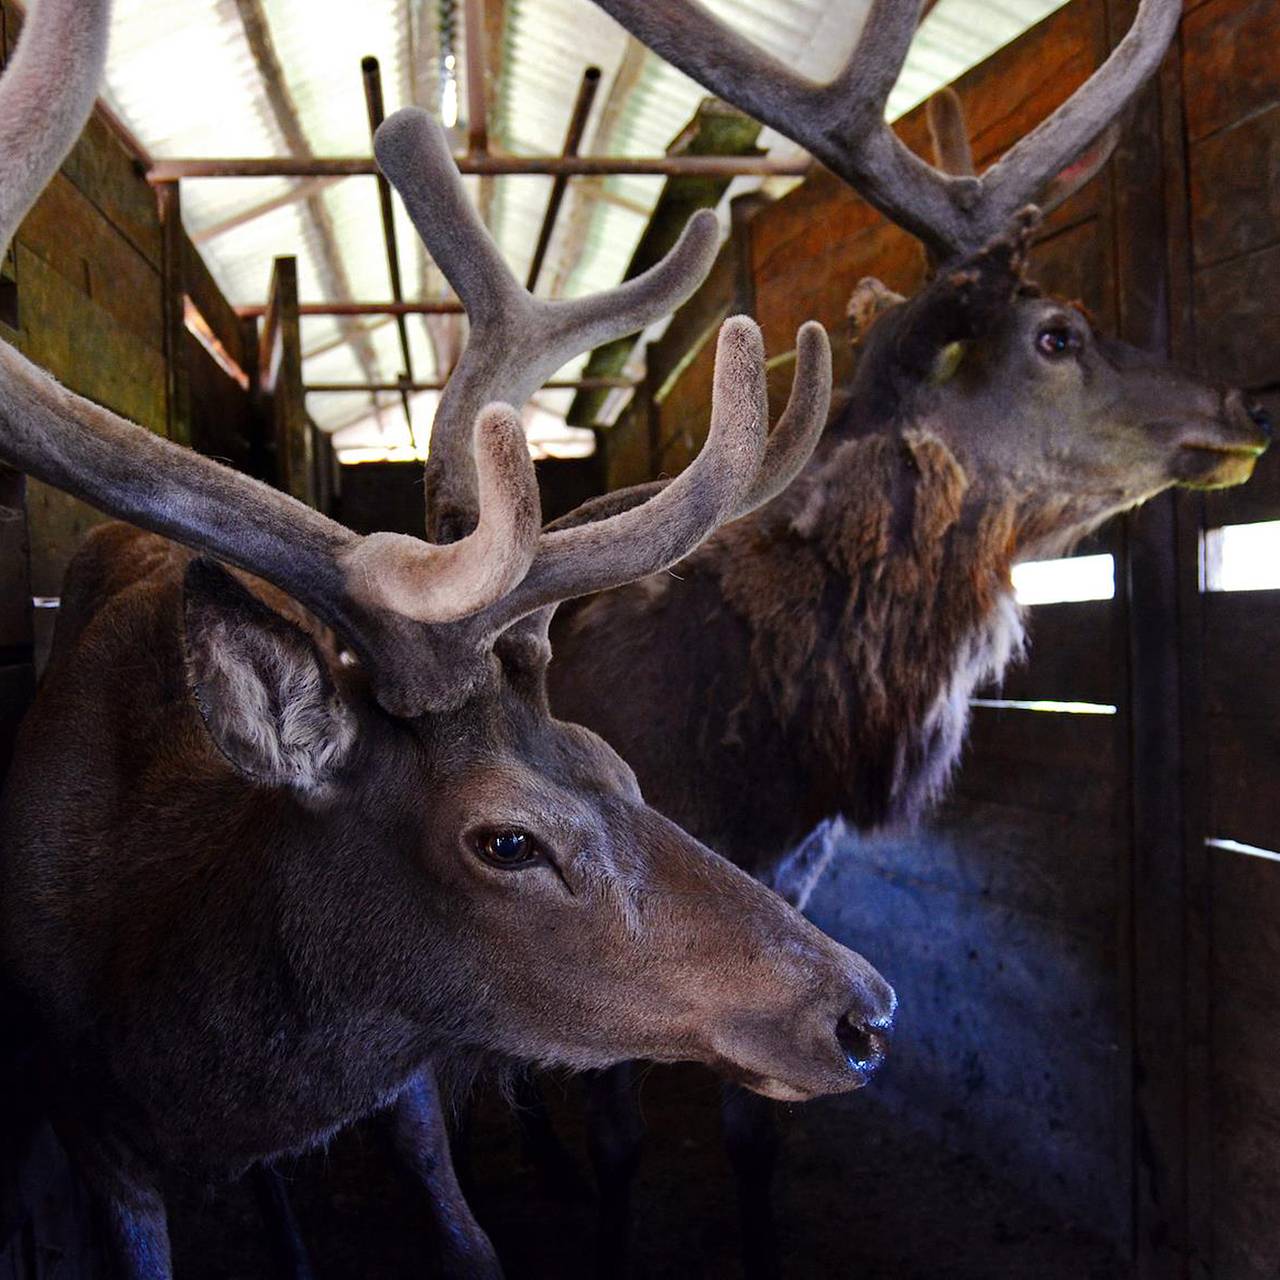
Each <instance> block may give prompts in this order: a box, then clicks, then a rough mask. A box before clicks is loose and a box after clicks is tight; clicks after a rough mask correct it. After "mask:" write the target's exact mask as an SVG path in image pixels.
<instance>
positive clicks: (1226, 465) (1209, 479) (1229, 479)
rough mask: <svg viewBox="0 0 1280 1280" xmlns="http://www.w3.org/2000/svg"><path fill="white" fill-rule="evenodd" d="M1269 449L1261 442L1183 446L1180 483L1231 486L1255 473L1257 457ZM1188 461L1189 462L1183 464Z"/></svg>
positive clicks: (1189, 486)
mask: <svg viewBox="0 0 1280 1280" xmlns="http://www.w3.org/2000/svg"><path fill="white" fill-rule="evenodd" d="M1266 451H1267V445H1266V443H1265V442H1263V443H1259V444H1209V443H1199V442H1193V443H1189V444H1185V445H1183V446H1182V459H1181V460H1180V465H1179V467H1178V471H1179V476H1178V484H1179V486H1180V487H1181V488H1184V489H1230V488H1234V487H1235V486H1236V485H1240V484H1244V483H1245V481H1247V480H1248V479H1249V477H1250V476H1252V475H1253V469H1254V467H1256V466H1257V465H1258V459H1259V458H1261V457H1262V455H1263V454H1264V453H1266ZM1184 461H1185V464H1186V465H1182V462H1184Z"/></svg>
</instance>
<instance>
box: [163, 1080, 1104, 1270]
mask: <svg viewBox="0 0 1280 1280" xmlns="http://www.w3.org/2000/svg"><path fill="white" fill-rule="evenodd" d="M550 1094H551V1100H552V1105H553V1108H554V1110H555V1113H556V1123H557V1127H558V1130H559V1131H560V1132H561V1133H562V1134H563V1136H564V1138H565V1140H566V1143H567V1144H568V1146H569V1147H570V1149H571V1150H572V1151H573V1152H574V1153H581V1152H582V1151H583V1150H584V1144H583V1134H582V1127H581V1119H580V1116H581V1106H580V1098H579V1090H578V1088H577V1086H575V1085H574V1084H573V1083H572V1082H571V1081H570V1082H566V1083H555V1082H553V1083H552V1084H551V1086H550ZM642 1097H643V1100H644V1108H645V1117H646V1122H647V1124H648V1135H647V1139H646V1149H645V1158H644V1161H643V1164H642V1169H641V1174H640V1179H639V1182H638V1185H637V1194H636V1210H637V1213H636V1228H637V1236H636V1252H635V1261H636V1265H635V1277H636V1280H645V1278H648V1277H655V1278H656V1277H662V1278H663V1280H667V1278H680V1277H691V1278H692V1277H696V1278H697V1280H730V1278H736V1277H738V1276H739V1275H740V1274H741V1272H740V1266H739V1262H738V1255H737V1224H736V1217H735V1202H734V1196H733V1189H732V1185H731V1182H730V1178H729V1174H728V1170H727V1166H726V1163H725V1159H724V1156H723V1154H722V1151H721V1147H720V1138H719V1126H718V1114H717V1099H718V1087H717V1085H716V1083H715V1081H714V1080H713V1079H712V1078H711V1077H710V1076H709V1075H707V1074H705V1073H703V1072H701V1071H699V1070H696V1069H693V1068H689V1069H665V1070H660V1071H654V1072H652V1073H651V1074H650V1075H649V1076H648V1077H647V1079H646V1081H645V1084H644V1089H643V1095H642ZM779 1119H780V1126H779V1127H780V1130H781V1132H782V1137H783V1146H782V1156H781V1162H780V1168H779V1172H778V1183H777V1201H778V1204H779V1206H780V1209H781V1223H782V1225H781V1233H782V1245H783V1253H784V1259H785V1267H786V1274H787V1277H788V1280H815V1278H817V1277H833V1278H837V1280H846V1278H847V1280H943V1278H945V1280H995V1278H1001V1280H1003V1278H1005V1277H1008V1278H1010V1280H1013V1278H1015V1277H1016V1278H1017V1280H1028V1278H1033V1280H1119V1277H1121V1276H1123V1275H1124V1274H1125V1271H1124V1269H1123V1268H1122V1266H1121V1265H1120V1264H1119V1263H1118V1262H1117V1260H1116V1258H1115V1255H1114V1253H1113V1251H1112V1250H1111V1249H1110V1248H1109V1247H1108V1246H1107V1245H1106V1244H1105V1243H1103V1242H1101V1241H1098V1240H1096V1239H1092V1238H1091V1237H1090V1236H1089V1235H1088V1234H1087V1233H1086V1232H1084V1231H1082V1230H1079V1229H1077V1228H1075V1227H1073V1226H1071V1225H1070V1224H1064V1223H1063V1222H1061V1221H1059V1220H1057V1219H1056V1218H1055V1217H1054V1216H1053V1215H1051V1214H1049V1213H1047V1212H1046V1211H1045V1210H1044V1209H1043V1208H1041V1207H1040V1206H1038V1205H1037V1204H1035V1203H1034V1202H1030V1201H1028V1199H1027V1198H1026V1196H1025V1195H1024V1193H1023V1192H1022V1191H1020V1189H1019V1188H1018V1187H1017V1186H1016V1185H1014V1184H1012V1183H1008V1182H1004V1181H1002V1180H1000V1179H998V1178H997V1177H995V1176H993V1175H992V1174H991V1173H990V1172H989V1171H988V1170H986V1169H984V1168H983V1167H981V1166H979V1165H978V1163H977V1162H976V1161H975V1160H973V1159H971V1158H966V1157H964V1156H961V1155H956V1154H954V1153H949V1152H945V1151H941V1150H939V1149H938V1148H937V1147H936V1146H935V1145H933V1144H932V1143H931V1142H930V1141H929V1140H928V1139H926V1138H925V1137H923V1136H922V1135H921V1134H920V1133H917V1132H913V1131H912V1130H911V1129H909V1128H908V1127H907V1126H905V1125H903V1123H902V1122H901V1121H900V1120H897V1119H894V1118H892V1117H890V1116H888V1115H887V1114H885V1113H884V1112H882V1111H881V1110H879V1109H878V1108H877V1106H876V1103H875V1099H874V1090H868V1091H867V1092H866V1093H864V1094H860V1095H855V1096H854V1097H852V1098H846V1099H840V1100H835V1101H828V1102H817V1103H810V1104H807V1105H805V1106H797V1107H787V1108H780V1116H779ZM469 1150H470V1164H471V1175H470V1177H471V1181H472V1183H473V1186H472V1191H471V1200H472V1204H473V1206H474V1207H475V1209H476V1212H477V1215H478V1216H479V1218H480V1220H481V1221H482V1222H483V1224H484V1225H485V1227H486V1228H487V1229H488V1230H489V1232H490V1233H491V1235H492V1237H493V1239H494V1242H495V1244H496V1245H497V1247H498V1250H499V1253H500V1254H501V1256H502V1259H503V1262H504V1265H505V1267H506V1269H507V1273H508V1276H509V1277H510V1280H526V1278H528V1280H543V1278H546V1280H578V1278H579V1277H581V1278H583V1280H585V1278H586V1277H590V1276H592V1274H593V1257H594V1246H593V1227H592V1224H593V1203H592V1199H591V1195H590V1192H589V1191H587V1190H586V1189H585V1187H584V1186H577V1187H575V1186H573V1185H570V1184H568V1183H565V1182H562V1183H561V1184H560V1185H558V1186H557V1185H550V1183H549V1180H548V1179H547V1178H546V1177H545V1176H543V1175H542V1174H541V1173H540V1172H539V1171H538V1170H536V1169H535V1168H533V1167H532V1166H531V1165H530V1164H529V1162H528V1161H526V1160H525V1159H524V1158H523V1156H522V1154H521V1150H520V1144H519V1139H518V1135H517V1131H516V1128H515V1126H514V1124H513V1122H512V1120H511V1117H510V1113H509V1111H508V1110H507V1109H506V1107H505V1106H504V1104H502V1103H501V1102H500V1101H499V1100H498V1099H496V1098H490V1097H482V1098H480V1099H479V1101H478V1103H477V1106H476V1108H475V1120H474V1122H473V1132H472V1137H471V1140H470V1142H469ZM579 1158H580V1159H582V1160H583V1177H584V1179H585V1177H586V1165H585V1158H584V1157H581V1156H579ZM289 1177H290V1183H291V1188H292V1193H293V1199H294V1202H295V1205H296V1207H297V1210H298V1213H299V1215H300V1217H301V1219H302V1222H303V1227H304V1232H305V1235H306V1238H307V1243H308V1245H309V1247H310V1248H311V1250H312V1252H313V1255H314V1258H315V1262H316V1267H317V1271H318V1272H319V1274H320V1276H321V1277H322V1280H339V1278H341V1280H352V1278H353V1277H359V1278H360V1280H392V1278H395V1280H401V1278H407V1277H415V1278H419V1277H426V1276H430V1275H432V1274H433V1268H432V1266H431V1261H430V1259H431V1238H430V1236H429V1234H428V1233H427V1231H426V1228H425V1226H424V1224H423V1221H422V1219H421V1217H420V1214H419V1212H418V1210H417V1206H416V1201H415V1197H414V1194H413V1190H412V1188H410V1187H408V1186H406V1185H404V1184H403V1183H402V1181H401V1179H400V1177H399V1176H398V1175H397V1174H396V1173H395V1171H394V1169H393V1168H392V1165H391V1163H390V1161H389V1159H388V1158H387V1156H386V1154H385V1150H384V1147H383V1145H382V1143H381V1142H380V1141H379V1140H378V1138H377V1137H376V1136H375V1135H374V1134H373V1133H370V1132H367V1131H363V1130H360V1131H355V1132H352V1133H349V1134H346V1135H343V1136H342V1137H340V1138H339V1139H337V1140H336V1141H335V1142H334V1143H333V1144H332V1145H331V1147H330V1148H329V1149H328V1151H327V1152H325V1153H323V1154H318V1155H315V1156H311V1157H308V1158H306V1159H305V1160H303V1161H300V1162H298V1163H297V1164H296V1165H295V1166H294V1167H293V1168H292V1169H291V1170H290V1172H289ZM173 1210H174V1212H173V1223H172V1227H173V1241H174V1253H175V1267H176V1273H177V1276H178V1278H179V1280H232V1278H235V1280H260V1278H261V1280H276V1277H275V1276H274V1274H273V1272H272V1269H271V1266H270V1262H269V1260H268V1255H267V1251H266V1247H265V1243H264V1239H263V1233H262V1228H261V1226H260V1223H259V1221H258V1218H257V1214H256V1212H255V1210H254V1207H253V1203H252V1200H251V1198H250V1195H249V1193H248V1191H247V1190H246V1188H245V1187H244V1186H236V1187H230V1188H220V1189H215V1190H212V1191H210V1190H205V1189H197V1188H189V1189H188V1190H187V1191H186V1193H185V1194H183V1195H182V1196H181V1197H180V1201H179V1203H177V1204H175V1205H174V1206H173Z"/></svg>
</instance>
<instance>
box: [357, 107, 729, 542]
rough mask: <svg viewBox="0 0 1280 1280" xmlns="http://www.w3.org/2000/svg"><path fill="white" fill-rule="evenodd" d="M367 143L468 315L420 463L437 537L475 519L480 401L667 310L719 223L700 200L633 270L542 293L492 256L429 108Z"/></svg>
mask: <svg viewBox="0 0 1280 1280" xmlns="http://www.w3.org/2000/svg"><path fill="white" fill-rule="evenodd" d="M374 150H375V152H376V154H377V157H378V163H379V165H380V166H381V168H382V171H383V173H385V174H386V176H387V178H388V180H389V181H390V182H391V183H392V184H393V185H394V186H395V188H396V189H397V190H398V191H399V192H400V195H401V197H402V198H403V200H404V202H405V207H406V209H407V210H408V212H409V216H410V218H411V219H412V221H413V224H414V226H415V227H416V228H417V230H418V234H419V235H420V236H421V237H422V240H423V242H424V243H425V245H426V246H427V249H428V251H429V252H430V254H431V256H432V257H433V258H434V259H435V261H436V263H437V265H438V266H439V267H440V269H441V270H442V271H443V272H444V274H445V276H446V278H447V279H448V280H449V283H450V284H451V285H452V286H453V287H454V289H455V290H456V291H457V293H458V296H459V297H460V298H461V299H462V302H463V305H464V306H465V307H466V309H467V314H468V317H469V319H470V321H471V335H470V339H469V341H468V343H467V348H466V350H465V351H464V352H463V355H462V358H461V360H460V361H459V362H458V365H457V367H456V368H455V369H454V371H453V375H452V377H451V378H450V379H449V385H448V386H447V387H446V389H445V392H444V394H443V396H442V397H441V400H440V404H439V406H438V407H437V410H436V418H435V424H434V426H433V428H432V433H431V456H430V458H429V459H428V462H427V500H428V508H429V516H428V525H429V529H430V531H431V533H432V536H434V537H437V538H439V539H440V540H442V541H447V540H449V539H450V538H451V537H456V536H458V535H459V534H462V533H465V532H466V531H467V530H468V529H470V528H471V527H472V525H473V524H474V523H475V503H476V496H475V495H476V477H475V469H474V467H473V465H472V463H471V459H470V456H469V451H468V449H467V447H466V442H467V438H468V433H469V431H470V423H471V422H473V421H474V420H475V416H476V414H477V413H478V412H479V410H480V409H481V407H482V406H483V405H485V404H487V403H488V402H489V401H491V400H501V401H504V402H505V403H508V404H513V405H516V406H517V407H518V406H520V405H523V404H524V402H525V401H526V400H528V398H529V397H530V396H531V395H532V394H533V393H534V391H536V390H537V389H538V387H539V386H540V385H541V384H542V383H543V382H544V381H545V380H546V379H547V378H548V377H549V376H550V375H551V374H552V373H554V372H555V371H556V370H557V369H558V368H560V367H561V366H562V365H563V364H565V363H566V362H567V361H568V360H571V359H572V358H573V357H574V356H576V355H579V354H581V353H582V352H583V351H589V350H591V349H592V348H594V347H597V346H599V345H601V344H602V343H605V342H610V341H612V340H614V339H615V338H620V337H623V336H624V335H626V334H628V333H634V332H636V331H637V330H638V329H643V328H644V327H645V325H647V324H649V323H651V322H652V321H654V320H657V319H659V318H660V317H662V316H664V315H666V314H668V313H669V312H670V311H673V310H674V309H675V308H676V307H678V306H679V305H680V304H681V303H682V302H683V301H684V300H685V299H686V298H687V297H688V296H689V295H690V294H691V293H692V292H693V291H694V289H696V288H697V287H698V285H699V284H701V282H702V280H703V279H704V277H705V276H706V274H707V272H708V271H709V270H710V269H711V263H712V261H713V260H714V257H715V252H716V248H717V246H718V244H719V228H718V224H717V222H716V218H715V215H714V214H713V213H711V212H710V211H708V210H704V211H702V212H700V213H697V214H695V215H694V216H693V218H691V219H690V221H689V224H688V226H686V228H685V230H684V234H683V235H682V236H681V238H680V240H679V242H678V243H677V244H676V245H675V247H674V248H673V249H672V250H671V252H670V253H668V254H667V256H666V257H665V258H664V259H663V260H662V261H661V262H660V263H658V264H657V265H656V266H654V267H652V268H651V269H650V270H649V271H647V272H645V273H644V274H643V275H641V276H639V277H637V278H636V279H634V280H630V281H628V282H627V283H625V284H623V285H620V286H618V287H617V288H616V289H611V290H606V291H605V292H603V293H599V294H596V295H593V296H591V297H587V298H580V299H575V300H573V301H570V302H558V301H556V302H553V301H546V300H542V299H538V298H535V297H533V296H532V295H531V294H530V293H528V292H527V291H526V290H525V289H524V288H523V286H521V285H520V284H519V283H518V282H517V281H516V279H515V277H514V276H513V275H512V274H511V272H510V270H509V269H508V268H507V266H506V264H505V263H504V262H503V261H502V258H501V255H500V254H499V253H498V250H497V247H496V246H495V245H494V243H493V240H492V239H491V237H490V236H489V233H488V231H486V230H485V228H484V226H483V224H482V223H481V222H480V219H479V218H478V217H477V216H476V214H475V212H474V211H473V210H472V208H471V204H470V201H469V200H468V199H467V195H466V191H465V189H464V188H463V186H462V179H461V176H460V175H459V173H458V170H457V166H456V165H455V164H454V161H453V156H452V155H451V154H450V151H449V146H448V142H447V140H446V138H445V136H444V132H443V130H442V129H441V128H440V126H439V125H438V124H437V123H436V121H435V120H434V119H433V118H432V117H431V116H430V115H428V114H427V113H426V112H425V111H422V110H420V109H418V108H415V107H407V108H404V109H403V110H401V111H397V112H396V113H395V114H394V115H392V116H389V117H388V118H387V120H386V121H385V123H384V124H383V125H382V126H381V128H379V130H378V133H377V137H376V138H375V140H374Z"/></svg>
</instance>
